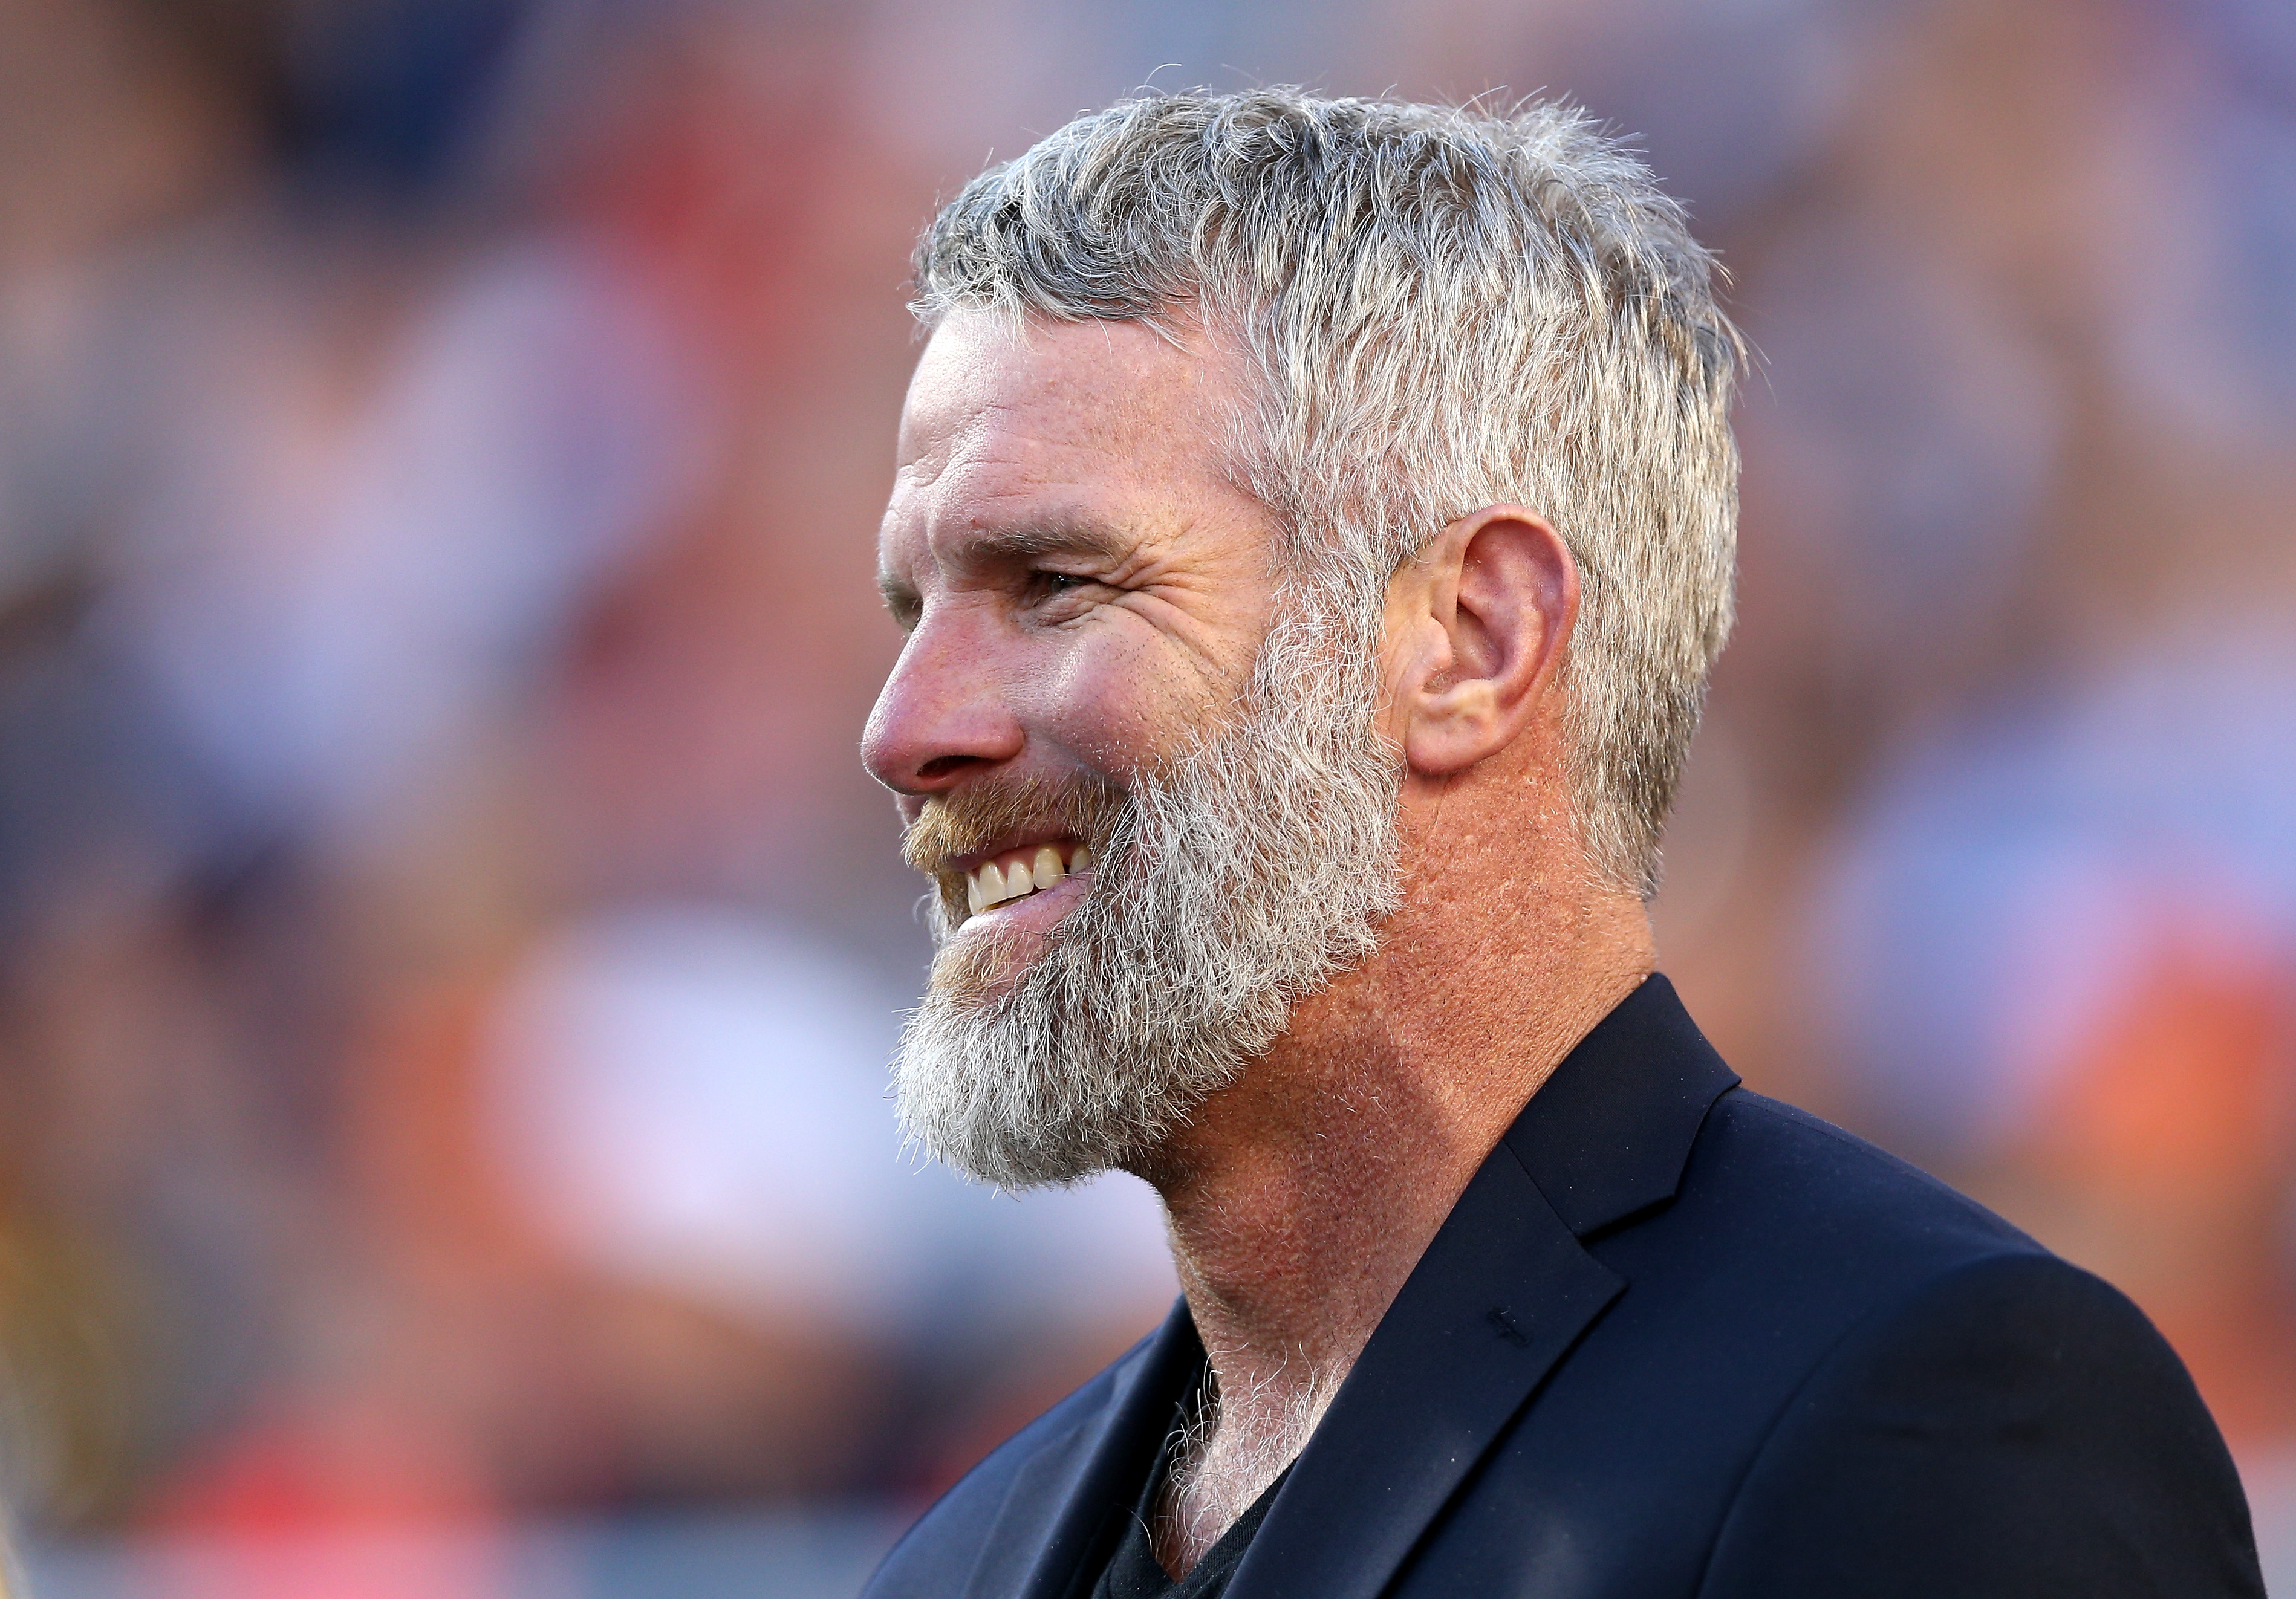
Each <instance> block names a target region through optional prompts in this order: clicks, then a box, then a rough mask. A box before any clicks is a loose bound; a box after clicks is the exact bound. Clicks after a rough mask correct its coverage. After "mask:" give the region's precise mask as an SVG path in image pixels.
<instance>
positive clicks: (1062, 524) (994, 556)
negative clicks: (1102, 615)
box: [877, 516, 1140, 618]
mask: <svg viewBox="0 0 2296 1599" xmlns="http://www.w3.org/2000/svg"><path fill="white" fill-rule="evenodd" d="M1139 545H1140V539H1139V536H1138V535H1136V534H1133V533H1128V532H1126V531H1124V530H1122V529H1117V528H1112V527H1111V526H1109V525H1108V524H1107V523H1105V522H1102V521H1095V520H1093V519H1092V518H1090V517H1086V516H1050V517H1039V518H1037V519H1035V520H1033V521H1029V522H1025V523H1022V524H1021V525H1019V526H1016V527H1011V528H996V529H988V530H985V531H982V532H978V533H973V534H969V535H967V536H966V537H965V538H964V542H963V543H962V545H960V546H959V552H960V553H961V555H962V557H963V559H964V562H966V563H967V564H977V565H981V566H1013V565H1018V564H1020V563H1021V562H1029V561H1039V560H1042V559H1043V558H1044V557H1045V556H1047V555H1096V556H1099V557H1100V558H1101V559H1102V560H1103V561H1108V562H1118V561H1121V560H1123V559H1124V558H1125V557H1126V556H1127V555H1129V554H1130V553H1132V552H1133V551H1134V550H1136V549H1137V548H1138V547H1139ZM877 592H878V593H879V594H881V595H883V596H884V600H885V608H886V609H887V610H889V611H891V612H892V613H893V615H894V616H895V617H896V618H900V617H904V616H914V614H915V612H916V610H917V607H918V606H919V605H920V604H922V599H921V597H920V596H919V594H917V591H916V589H915V588H914V587H913V586H911V585H910V584H909V583H907V582H906V580H904V579H903V578H898V577H896V576H894V575H893V574H892V573H891V572H883V571H881V572H879V573H878V574H877Z"/></svg>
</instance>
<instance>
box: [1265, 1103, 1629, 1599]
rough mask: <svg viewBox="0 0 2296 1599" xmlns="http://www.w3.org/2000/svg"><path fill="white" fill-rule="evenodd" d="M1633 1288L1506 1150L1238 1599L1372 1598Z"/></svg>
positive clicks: (1294, 1493)
mask: <svg viewBox="0 0 2296 1599" xmlns="http://www.w3.org/2000/svg"><path fill="white" fill-rule="evenodd" d="M1624 1286H1625V1284H1624V1283H1623V1282H1622V1281H1621V1280H1620V1278H1619V1277H1618V1275H1616V1274H1614V1273H1612V1272H1611V1270H1610V1269H1609V1268H1608V1267H1604V1266H1603V1265H1602V1264H1601V1263H1600V1262H1599V1261H1597V1260H1596V1259H1595V1258H1594V1257H1593V1256H1591V1255H1589V1254H1587V1251H1585V1250H1583V1249H1581V1248H1579V1242H1578V1240H1577V1239H1575V1238H1573V1237H1572V1236H1571V1234H1570V1228H1569V1227H1567V1226H1564V1225H1563V1224H1562V1219H1561V1218H1559V1217H1557V1216H1556V1215H1555V1213H1554V1208H1553V1207H1552V1206H1550V1205H1548V1204H1547V1202H1546V1198H1545V1197H1544V1196H1543V1195H1542V1194H1541V1193H1539V1191H1538V1185H1536V1184H1534V1183H1533V1182H1532V1181H1531V1180H1530V1177H1529V1174H1528V1173H1527V1172H1525V1171H1524V1170H1523V1169H1522V1167H1521V1164H1520V1163H1519V1162H1518V1161H1517V1160H1515V1159H1514V1158H1513V1155H1512V1154H1511V1153H1509V1152H1507V1151H1506V1150H1505V1147H1504V1146H1502V1147H1501V1148H1500V1149H1499V1150H1498V1151H1497V1152H1494V1154H1493V1156H1492V1158H1491V1159H1490V1160H1487V1161H1485V1162H1484V1163H1483V1167H1482V1169H1481V1170H1480V1171H1479V1172H1477V1173H1476V1174H1475V1177H1474V1179H1473V1181H1472V1182H1471V1183H1469V1184H1468V1185H1467V1190H1466V1192H1465V1193H1463V1194H1462V1195H1460V1197H1459V1202H1458V1204H1457V1206H1456V1207H1455V1208H1454V1210H1452V1212H1451V1217H1450V1219H1449V1220H1447V1222H1445V1223H1444V1225H1443V1229H1442V1231H1441V1232H1439V1233H1438V1234H1436V1235H1435V1241H1434V1242H1432V1243H1431V1244H1430V1245H1429V1246H1428V1250H1427V1253H1426V1255H1425V1256H1424V1257H1423V1258H1422V1259H1421V1260H1420V1262H1419V1265H1418V1267H1416V1268H1415V1270H1414V1271H1413V1273H1412V1275H1411V1278H1410V1280H1409V1281H1408V1282H1407V1283H1405V1285H1404V1288H1403V1292H1401V1293H1400V1294H1398V1296H1397V1297H1396V1301H1395V1305H1394V1307H1393V1308H1391V1309H1390V1310H1389V1312H1388V1313H1387V1316H1386V1317H1385V1319H1383V1320H1382V1322H1381V1323H1380V1324H1379V1330H1378V1331H1377V1332H1376V1333H1374V1334H1373V1335H1372V1339H1371V1342H1370V1343H1369V1344H1368V1345H1367V1346H1366V1347H1365V1349H1364V1352H1363V1355H1362V1357H1361V1358H1359V1359H1358V1360H1357V1362H1356V1365H1355V1369H1354V1370H1353V1371H1352V1372H1351V1373H1349V1376H1348V1380H1347V1382H1345V1383H1343V1384H1342V1385H1341V1389H1340V1392H1339V1396H1338V1397H1337V1398H1335V1399H1333V1402H1332V1408H1331V1410H1330V1411H1329V1412H1328V1413H1327V1414H1326V1415H1325V1416H1324V1421H1323V1423H1321V1424H1320V1425H1319V1426H1318V1427H1317V1428H1316V1435H1315V1438H1314V1439H1312V1440H1311V1441H1310V1442H1309V1444H1308V1447H1307V1449H1306V1450H1305V1451H1304V1452H1303V1453H1302V1454H1301V1455H1300V1460H1299V1463H1298V1464H1296V1465H1295V1466H1294V1467H1293V1468H1292V1476H1291V1478H1290V1480H1287V1481H1286V1482H1285V1483H1284V1485H1283V1488H1282V1490H1281V1491H1280V1492H1279V1493H1278V1494H1277V1496H1276V1499H1275V1504H1274V1505H1271V1506H1270V1507H1269V1510H1268V1515H1267V1521H1266V1522H1265V1523H1263V1524H1262V1525H1261V1527H1260V1529H1259V1534H1258V1536H1257V1537H1255V1538H1253V1539H1252V1541H1251V1551H1250V1552H1249V1553H1248V1554H1246V1555H1245V1556H1244V1559H1243V1562H1242V1565H1240V1566H1239V1567H1238V1568H1237V1569H1236V1573H1235V1577H1234V1580H1233V1582H1232V1583H1231V1585H1230V1587H1229V1590H1228V1593H1229V1599H1271V1596H1274V1595H1293V1594H1314V1595H1318V1599H1369V1596H1370V1595H1375V1594H1377V1593H1378V1592H1379V1591H1380V1590H1381V1589H1382V1588H1383V1587H1386V1585H1387V1582H1388V1579H1390V1577H1391V1576H1393V1574H1394V1572H1395V1570H1396V1568H1397V1567H1398V1566H1399V1565H1401V1564H1402V1563H1403V1560H1404V1557H1405V1556H1406V1555H1407V1554H1410V1552H1411V1547H1412V1546H1413V1545H1414V1544H1415V1543H1416V1542H1417V1541H1418V1539H1419V1535H1420V1533H1421V1531H1422V1530H1423V1529H1424V1528H1425V1527H1426V1526H1427V1524H1428V1522H1429V1521H1432V1520H1433V1519H1434V1516H1435V1514H1436V1513H1437V1512H1438V1511H1439V1510H1440V1509H1442V1507H1443V1505H1444V1502H1445V1501H1446V1500H1447V1499H1448V1498H1449V1497H1451V1495H1452V1493H1453V1491H1454V1490H1455V1489H1456V1488H1457V1487H1458V1486H1459V1483H1460V1481H1461V1480H1462V1479H1464V1477H1465V1476H1466V1474H1467V1472H1468V1471H1469V1470H1470V1469H1471V1468H1472V1466H1473V1465H1474V1464H1475V1462H1476V1461H1477V1460H1479V1459H1480V1458H1481V1456H1482V1453H1483V1451H1484V1449H1485V1448H1487V1447H1488V1446H1489V1445H1490V1443H1491V1442H1492V1440H1493V1439H1496V1438H1497V1436H1498V1434H1499V1432H1500V1431H1502V1430H1503V1429H1504V1428H1505V1425H1506V1423H1507V1422H1508V1420H1509V1419H1510V1418H1511V1417H1513V1415H1514V1414H1515V1412H1516V1411H1517V1410H1519V1409H1520V1408H1521V1406H1522V1404H1523V1402H1524V1400H1526V1399H1527V1398H1529V1397H1530V1394H1531V1392H1532V1390H1535V1389H1536V1388H1538V1384H1539V1382H1540V1381H1541V1379H1543V1378H1544V1377H1545V1376H1546V1374H1547V1373H1548V1372H1549V1371H1550V1370H1551V1369H1553V1367H1554V1363H1555V1362H1556V1361H1557V1360H1559V1359H1561V1358H1562V1355H1563V1353H1564V1352H1565V1351H1566V1350H1568V1349H1570V1346H1571V1344H1572V1343H1574V1342H1576V1341H1577V1340H1578V1338H1579V1334H1580V1333H1582V1332H1584V1331H1585V1330H1586V1328H1587V1324H1589V1323H1591V1322H1593V1321H1594V1319H1595V1317H1596V1316H1599V1315H1601V1314H1602V1311H1603V1307H1604V1306H1606V1305H1608V1304H1609V1303H1610V1302H1611V1300H1612V1299H1614V1298H1615V1297H1617V1295H1618V1293H1619V1292H1620V1289H1621V1288H1623V1287H1624Z"/></svg>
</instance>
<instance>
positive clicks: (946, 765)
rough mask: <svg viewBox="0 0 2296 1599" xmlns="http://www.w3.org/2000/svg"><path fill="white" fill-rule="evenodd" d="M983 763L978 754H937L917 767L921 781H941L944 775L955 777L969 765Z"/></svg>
mask: <svg viewBox="0 0 2296 1599" xmlns="http://www.w3.org/2000/svg"><path fill="white" fill-rule="evenodd" d="M981 764H983V763H982V761H981V758H980V757H979V756H977V755H937V756H935V757H933V758H932V759H931V760H929V761H927V762H925V764H924V765H922V766H921V767H918V768H917V781H918V782H919V783H939V781H940V780H941V779H942V778H944V777H954V776H955V775H956V774H958V773H959V772H962V771H963V770H964V768H965V767H977V766H980V765H981Z"/></svg>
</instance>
